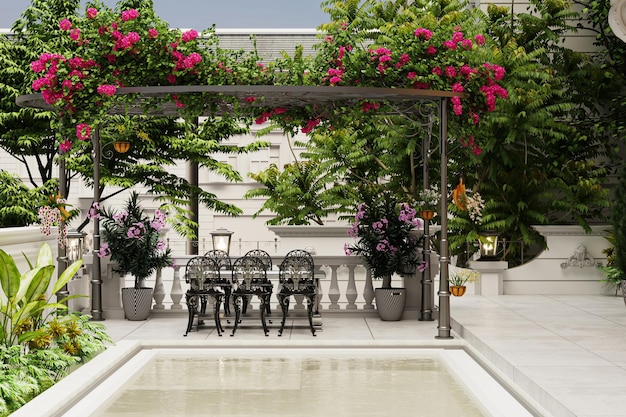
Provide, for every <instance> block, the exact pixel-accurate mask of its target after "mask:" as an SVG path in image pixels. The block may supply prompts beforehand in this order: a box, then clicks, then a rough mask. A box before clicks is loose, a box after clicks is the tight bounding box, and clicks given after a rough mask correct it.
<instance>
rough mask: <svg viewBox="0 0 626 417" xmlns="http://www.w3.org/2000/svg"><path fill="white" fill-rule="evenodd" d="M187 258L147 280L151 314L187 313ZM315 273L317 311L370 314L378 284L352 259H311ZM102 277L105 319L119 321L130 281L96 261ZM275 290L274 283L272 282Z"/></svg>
mask: <svg viewBox="0 0 626 417" xmlns="http://www.w3.org/2000/svg"><path fill="white" fill-rule="evenodd" d="M192 257H193V256H191V255H181V256H176V257H175V259H174V265H173V266H172V267H168V268H163V269H162V270H158V271H157V272H156V273H155V274H154V276H153V277H152V278H148V280H147V281H146V283H147V285H150V284H153V287H154V293H153V298H154V304H153V307H152V309H153V311H154V312H157V311H160V312H163V313H167V312H173V313H175V312H179V313H180V312H181V310H182V311H184V312H186V311H187V306H186V304H185V300H184V295H185V292H186V291H187V287H188V284H187V283H186V282H185V267H186V264H187V261H188V260H189V259H190V258H192ZM85 260H86V266H87V270H89V271H91V262H92V261H91V259H90V257H88V258H86V259H85ZM281 260H282V257H281V256H276V257H273V259H272V262H273V264H274V269H277V268H278V265H279V264H280V262H281ZM314 260H315V267H316V270H318V271H321V272H323V273H324V274H325V278H324V279H322V280H320V292H319V297H318V299H319V308H320V310H321V311H324V310H328V311H333V312H340V311H359V310H365V311H373V310H374V305H373V300H374V287H375V286H379V285H380V282H379V281H374V282H373V281H372V278H371V274H370V273H369V271H368V270H367V269H366V268H365V267H364V266H363V265H362V264H361V262H360V260H359V259H358V258H356V257H348V256H314ZM100 261H101V263H102V267H101V270H102V271H103V274H104V275H106V276H103V287H104V288H103V292H102V296H103V298H104V299H103V305H104V311H105V318H106V317H107V316H108V317H111V318H121V317H123V316H120V314H122V313H121V311H122V310H121V300H120V298H119V288H122V287H126V286H130V285H132V282H133V280H132V277H130V276H128V277H120V276H119V275H118V274H116V273H114V272H113V269H114V264H112V263H110V261H109V259H108V258H103V259H101V260H100ZM273 281H275V282H274V285H275V286H276V289H275V292H276V291H277V287H278V280H277V279H275V280H273ZM257 304H258V301H257V300H255V299H252V300H251V304H250V306H249V307H248V312H250V310H255V309H258V308H259V306H258V305H257ZM271 307H272V311H277V310H280V306H279V305H278V300H277V299H276V298H275V297H272V306H271ZM293 308H294V309H304V308H306V306H305V304H304V302H303V300H298V299H296V300H295V302H294V305H293Z"/></svg>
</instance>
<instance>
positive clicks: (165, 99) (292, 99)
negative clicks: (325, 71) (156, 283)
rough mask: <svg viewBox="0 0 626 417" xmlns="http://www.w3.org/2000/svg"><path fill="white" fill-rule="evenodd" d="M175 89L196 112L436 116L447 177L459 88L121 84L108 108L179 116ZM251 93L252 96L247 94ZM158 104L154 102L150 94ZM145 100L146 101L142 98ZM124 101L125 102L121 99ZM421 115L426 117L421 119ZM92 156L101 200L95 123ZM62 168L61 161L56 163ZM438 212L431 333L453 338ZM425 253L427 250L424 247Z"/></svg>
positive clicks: (428, 283) (28, 102)
mask: <svg viewBox="0 0 626 417" xmlns="http://www.w3.org/2000/svg"><path fill="white" fill-rule="evenodd" d="M172 94H176V95H198V96H201V97H202V102H203V104H204V105H203V109H202V111H201V112H199V113H201V114H198V116H221V115H227V114H232V113H233V111H234V110H235V105H237V106H238V108H239V109H245V108H246V107H248V108H250V109H254V108H259V107H266V108H269V107H272V108H276V107H284V108H294V107H298V108H304V107H307V106H311V107H315V108H316V109H324V110H337V109H341V108H346V107H353V106H358V105H359V104H360V103H361V102H363V101H364V100H366V101H373V102H385V103H388V104H390V105H391V106H390V107H389V108H390V109H391V110H390V111H388V112H387V113H388V114H404V115H408V116H410V117H412V118H413V120H415V121H418V122H420V121H422V123H423V124H424V125H425V126H432V123H433V121H434V119H435V118H436V117H437V116H438V119H439V124H438V125H439V126H438V127H439V132H438V135H437V136H438V139H439V152H440V156H441V161H440V164H441V166H440V175H441V184H442V185H444V184H447V177H448V166H447V165H448V157H447V142H448V119H447V113H448V110H447V109H448V99H450V98H451V97H463V96H464V94H462V93H455V92H450V91H435V90H420V89H399V88H381V87H336V86H278V85H224V86H216V85H187V86H149V87H123V88H119V89H118V90H117V92H116V95H118V96H126V95H132V96H133V97H134V99H133V101H132V105H130V106H129V105H128V104H120V105H113V106H112V107H110V109H109V113H110V114H128V115H152V116H164V117H166V116H171V117H174V116H181V109H180V108H178V107H177V106H176V105H175V103H173V102H172V101H171V100H170V99H169V97H170V95H172ZM251 98H254V100H251ZM155 99H156V100H157V102H158V104H157V105H154V100H155ZM148 102H150V103H151V105H150V107H145V105H144V104H145V103H148ZM16 103H17V104H18V105H19V106H22V107H32V108H38V109H45V110H54V108H53V106H51V105H50V104H48V103H47V102H46V101H45V100H44V99H43V97H42V95H41V94H27V95H22V96H19V97H18V98H17V99H16ZM125 103H126V102H125ZM424 120H426V122H423V121H424ZM426 136H428V137H425V138H423V144H424V149H428V150H430V143H431V137H430V130H429V134H428V135H426ZM92 145H93V160H94V202H95V203H97V202H99V201H100V191H99V190H100V189H99V187H98V186H97V185H98V184H99V183H100V161H101V151H102V149H101V144H100V134H99V130H98V129H95V131H94V132H93V135H92ZM424 153H425V157H424V162H423V164H424V167H423V168H424V173H425V175H424V187H425V188H427V187H428V185H429V184H428V152H424ZM61 169H62V170H64V168H63V166H62V167H61ZM440 213H442V214H443V215H442V216H441V240H440V248H439V267H440V279H439V291H438V296H439V323H438V326H437V329H438V334H437V336H436V338H439V339H449V338H452V336H451V334H450V331H451V326H450V289H449V283H448V279H447V278H448V272H449V249H448V237H447V227H448V226H447V218H446V215H445V213H447V195H446V193H445V192H442V193H441V198H440ZM93 222H94V224H93V253H94V254H95V253H97V252H98V251H99V250H100V235H99V233H100V224H99V219H97V218H94V219H93ZM428 233H429V231H428V222H426V223H425V229H424V234H425V235H426V239H425V240H424V241H425V250H426V251H428V250H429V248H428ZM427 253H428V252H427ZM423 276H426V278H423V279H422V282H421V284H422V307H421V315H420V320H432V308H433V305H432V299H431V297H432V280H431V278H430V274H425V275H423ZM91 283H92V290H91V298H92V310H91V314H92V317H93V319H94V320H103V316H102V314H103V311H102V294H101V286H102V279H101V270H100V259H99V258H98V257H97V256H94V263H93V271H92V281H91Z"/></svg>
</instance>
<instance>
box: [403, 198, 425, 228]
mask: <svg viewBox="0 0 626 417" xmlns="http://www.w3.org/2000/svg"><path fill="white" fill-rule="evenodd" d="M398 220H400V221H401V222H404V223H406V224H409V225H411V226H413V227H421V226H422V222H421V221H420V219H419V218H418V217H417V210H415V209H414V208H413V207H411V206H409V205H408V204H407V203H401V204H400V215H399V216H398Z"/></svg>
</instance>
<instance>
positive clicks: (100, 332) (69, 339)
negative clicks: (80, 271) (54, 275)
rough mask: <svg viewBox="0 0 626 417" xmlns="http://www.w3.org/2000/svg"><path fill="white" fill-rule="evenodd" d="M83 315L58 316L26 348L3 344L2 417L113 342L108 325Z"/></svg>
mask: <svg viewBox="0 0 626 417" xmlns="http://www.w3.org/2000/svg"><path fill="white" fill-rule="evenodd" d="M89 319H90V317H89V316H87V315H83V314H80V313H71V314H63V315H58V316H56V317H55V318H53V319H52V320H51V321H49V322H46V323H44V324H43V325H42V326H41V327H40V329H39V336H38V337H37V338H36V339H33V340H32V341H31V342H29V343H28V348H27V349H26V348H25V347H24V346H23V345H4V344H2V345H0V363H1V365H0V416H8V415H9V414H10V413H12V412H13V411H15V410H17V409H18V408H20V407H21V406H23V405H24V404H26V403H27V402H29V401H30V400H32V399H33V398H34V397H36V396H37V395H39V394H40V393H42V392H43V391H45V390H46V389H48V388H49V387H51V386H52V385H53V384H55V383H56V382H57V381H59V380H60V379H61V378H63V377H64V376H66V375H67V374H68V373H69V371H70V369H71V368H72V367H73V366H75V365H77V364H80V363H84V362H86V361H87V360H88V359H90V358H92V357H94V356H95V355H96V354H98V353H100V352H102V351H103V350H104V349H105V348H106V344H107V343H110V342H111V339H110V337H109V336H108V335H107V334H106V333H105V332H104V326H103V325H102V324H100V323H94V322H91V321H90V320H89Z"/></svg>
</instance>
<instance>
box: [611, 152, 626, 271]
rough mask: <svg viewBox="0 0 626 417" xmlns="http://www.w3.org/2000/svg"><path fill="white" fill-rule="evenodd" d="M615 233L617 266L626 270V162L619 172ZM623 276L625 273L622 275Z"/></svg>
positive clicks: (615, 205)
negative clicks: (625, 215)
mask: <svg viewBox="0 0 626 417" xmlns="http://www.w3.org/2000/svg"><path fill="white" fill-rule="evenodd" d="M611 210H612V214H613V215H612V221H613V235H614V237H615V253H614V255H615V265H614V266H615V267H616V268H618V269H619V270H621V271H626V218H624V213H625V211H624V210H626V164H622V168H621V170H620V173H619V180H618V183H617V188H616V189H615V200H614V202H613V207H612V209H611ZM622 278H623V275H622Z"/></svg>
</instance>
